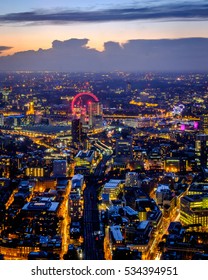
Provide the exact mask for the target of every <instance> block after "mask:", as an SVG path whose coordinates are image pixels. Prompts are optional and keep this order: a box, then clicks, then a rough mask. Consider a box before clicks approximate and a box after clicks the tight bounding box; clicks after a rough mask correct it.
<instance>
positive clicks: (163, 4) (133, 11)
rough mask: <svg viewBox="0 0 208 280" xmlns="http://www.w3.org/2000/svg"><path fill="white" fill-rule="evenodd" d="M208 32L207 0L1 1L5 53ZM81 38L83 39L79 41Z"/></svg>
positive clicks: (1, 53) (100, 46)
mask: <svg viewBox="0 0 208 280" xmlns="http://www.w3.org/2000/svg"><path fill="white" fill-rule="evenodd" d="M196 37H197V38H199V37H200V38H208V1H207V0H198V1H196V0H195V1H194V0H174V1H172V0H157V1H155V0H143V1H141V0H119V1H117V0H90V1H88V0H59V1H57V0H33V1H29V0H18V1H17V0H6V1H1V2H0V57H5V56H8V55H10V56H12V55H14V54H16V53H19V52H27V51H28V50H32V51H36V52H38V50H39V49H43V50H50V49H51V48H53V46H54V44H53V42H54V41H56V40H57V41H60V42H65V41H68V40H70V39H72V38H76V39H79V40H82V39H87V41H85V43H84V45H83V46H84V48H90V49H96V50H98V51H105V50H106V46H109V45H108V44H106V43H107V42H110V41H111V42H117V43H119V44H122V45H123V46H124V45H126V44H127V43H128V41H131V40H144V39H145V40H152V39H153V40H160V39H179V38H196ZM80 42H81V41H80Z"/></svg>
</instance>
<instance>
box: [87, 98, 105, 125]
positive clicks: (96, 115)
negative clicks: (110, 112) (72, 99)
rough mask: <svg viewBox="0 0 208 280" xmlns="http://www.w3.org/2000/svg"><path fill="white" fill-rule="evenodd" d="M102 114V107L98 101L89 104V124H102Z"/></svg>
mask: <svg viewBox="0 0 208 280" xmlns="http://www.w3.org/2000/svg"><path fill="white" fill-rule="evenodd" d="M102 115H103V109H102V105H101V103H100V102H91V103H90V104H89V125H90V126H91V127H94V126H95V125H96V126H98V122H99V125H100V126H101V125H102Z"/></svg>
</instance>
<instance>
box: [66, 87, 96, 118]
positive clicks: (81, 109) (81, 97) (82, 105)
mask: <svg viewBox="0 0 208 280" xmlns="http://www.w3.org/2000/svg"><path fill="white" fill-rule="evenodd" d="M91 102H99V99H98V98H97V96H95V95H94V94H93V93H91V92H88V91H87V92H80V93H78V94H77V95H75V96H74V98H73V99H72V103H71V111H72V115H78V114H86V112H87V111H88V106H89V104H90V103H91Z"/></svg>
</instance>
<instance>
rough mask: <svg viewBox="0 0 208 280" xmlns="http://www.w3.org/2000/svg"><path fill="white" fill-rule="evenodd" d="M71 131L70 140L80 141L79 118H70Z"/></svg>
mask: <svg viewBox="0 0 208 280" xmlns="http://www.w3.org/2000/svg"><path fill="white" fill-rule="evenodd" d="M71 133H72V141H73V142H74V143H80V142H82V123H81V121H80V119H74V120H72V128H71Z"/></svg>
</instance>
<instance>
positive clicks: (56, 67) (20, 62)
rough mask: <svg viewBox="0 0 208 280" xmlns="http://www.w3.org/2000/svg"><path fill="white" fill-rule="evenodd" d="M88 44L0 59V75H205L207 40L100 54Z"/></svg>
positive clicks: (148, 43)
mask: <svg viewBox="0 0 208 280" xmlns="http://www.w3.org/2000/svg"><path fill="white" fill-rule="evenodd" d="M88 41H89V39H86V38H84V39H75V38H74V39H69V40H66V41H59V40H55V41H53V42H52V47H51V48H50V49H45V50H43V49H39V50H38V51H33V50H28V51H24V52H18V53H15V54H14V55H11V56H0V71H19V70H20V71H66V72H87V71H93V72H106V71H116V70H119V71H208V55H207V50H208V38H186V39H161V40H130V41H128V42H126V43H125V44H123V45H120V44H119V43H117V42H106V43H105V44H104V50H103V51H102V52H100V51H97V50H95V49H92V48H89V47H88V46H87V44H88ZM2 48H4V47H2ZM0 50H1V49H0Z"/></svg>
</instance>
